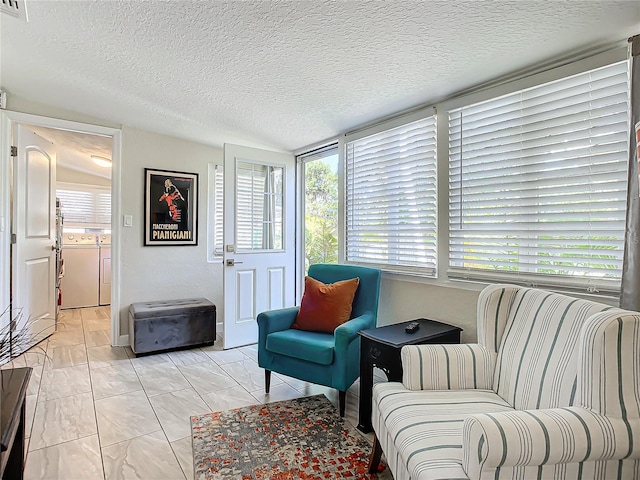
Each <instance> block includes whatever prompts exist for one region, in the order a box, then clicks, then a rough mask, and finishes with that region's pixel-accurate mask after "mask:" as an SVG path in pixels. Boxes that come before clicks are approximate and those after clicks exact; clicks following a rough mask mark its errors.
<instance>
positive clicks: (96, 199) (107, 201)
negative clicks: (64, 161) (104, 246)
mask: <svg viewBox="0 0 640 480" xmlns="http://www.w3.org/2000/svg"><path fill="white" fill-rule="evenodd" d="M56 196H57V197H58V198H59V199H60V208H61V210H62V213H63V215H64V223H65V225H81V226H98V227H99V226H105V225H110V224H111V192H110V191H109V190H108V189H107V188H100V187H94V186H86V185H74V184H62V183H59V184H58V188H57V189H56Z"/></svg>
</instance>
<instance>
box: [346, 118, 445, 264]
mask: <svg viewBox="0 0 640 480" xmlns="http://www.w3.org/2000/svg"><path fill="white" fill-rule="evenodd" d="M345 202H346V206H345V215H346V240H345V247H346V248H345V256H346V260H347V261H348V262H353V263H358V264H366V265H372V266H378V267H380V268H382V269H384V270H387V271H393V272H399V273H406V274H414V275H421V276H429V277H434V276H435V275H436V259H437V254H436V218H437V217H436V119H435V115H430V116H429V117H426V118H422V119H420V120H418V121H415V122H411V123H407V124H404V125H401V126H398V127H395V128H390V129H388V130H384V131H382V132H378V133H374V134H371V135H368V136H361V137H360V138H357V139H353V140H350V139H349V138H347V143H346V191H345Z"/></svg>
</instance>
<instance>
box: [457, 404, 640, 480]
mask: <svg viewBox="0 0 640 480" xmlns="http://www.w3.org/2000/svg"><path fill="white" fill-rule="evenodd" d="M633 432H635V434H634V433H633ZM639 433H640V421H639V420H638V419H628V420H624V419H619V418H612V417H605V416H604V415H600V414H598V413H596V412H594V411H592V410H588V409H585V408H582V407H565V408H550V409H541V410H514V411H508V412H499V413H492V414H477V415H472V416H470V417H467V418H466V419H465V421H464V424H463V427H462V457H463V458H462V466H463V468H464V471H465V473H466V474H467V476H468V477H469V478H470V479H479V478H488V477H487V475H489V476H491V474H492V472H495V471H496V469H499V468H502V467H514V466H535V465H548V464H559V463H578V462H587V461H598V460H620V459H624V458H640V435H639ZM492 478H493V477H492Z"/></svg>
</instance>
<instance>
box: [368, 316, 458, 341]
mask: <svg viewBox="0 0 640 480" xmlns="http://www.w3.org/2000/svg"><path fill="white" fill-rule="evenodd" d="M411 322H418V323H419V324H420V328H419V329H418V330H417V331H416V332H414V333H407V332H405V331H404V327H405V326H407V325H408V324H409V323H411ZM461 331H462V329H461V328H460V327H454V326H453V325H449V324H447V323H442V322H438V321H436V320H429V319H426V318H417V319H415V320H409V321H407V322H402V323H396V324H394V325H386V326H384V327H378V328H369V329H367V330H360V332H358V333H359V334H360V335H361V336H363V337H366V338H368V339H370V340H373V341H376V342H379V343H383V344H385V345H389V346H391V347H396V348H398V347H402V346H404V345H415V344H418V343H422V342H427V341H432V340H436V339H437V338H438V337H443V336H445V335H449V334H452V333H455V332H461Z"/></svg>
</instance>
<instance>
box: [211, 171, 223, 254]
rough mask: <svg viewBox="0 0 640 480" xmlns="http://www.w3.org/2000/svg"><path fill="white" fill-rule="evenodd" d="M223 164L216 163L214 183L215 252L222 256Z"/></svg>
mask: <svg viewBox="0 0 640 480" xmlns="http://www.w3.org/2000/svg"><path fill="white" fill-rule="evenodd" d="M223 168H224V167H223V166H222V165H216V166H215V170H214V174H213V175H214V183H213V254H214V256H216V257H220V256H222V242H223V237H222V233H223V225H224V216H223V215H224V204H223V199H224V170H223Z"/></svg>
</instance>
